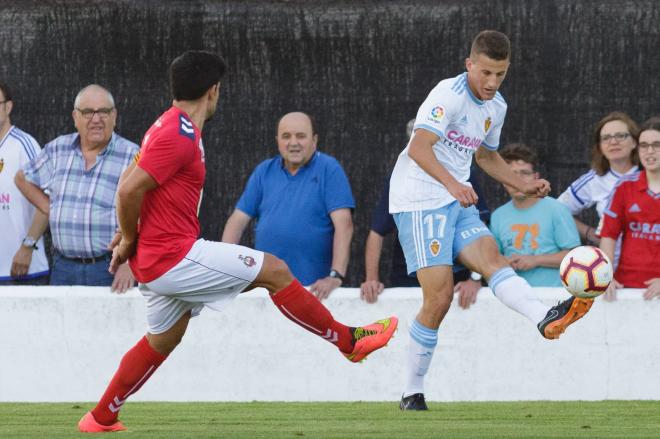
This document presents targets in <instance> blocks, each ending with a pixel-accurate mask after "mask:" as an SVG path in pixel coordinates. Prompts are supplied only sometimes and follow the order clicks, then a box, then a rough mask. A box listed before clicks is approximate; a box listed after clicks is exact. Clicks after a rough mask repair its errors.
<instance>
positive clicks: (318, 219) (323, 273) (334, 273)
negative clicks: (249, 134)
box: [222, 112, 355, 299]
mask: <svg viewBox="0 0 660 439" xmlns="http://www.w3.org/2000/svg"><path fill="white" fill-rule="evenodd" d="M276 140H277V147H278V150H279V155H277V156H275V157H273V158H270V159H267V160H264V161H263V162H261V163H260V164H259V165H258V166H257V167H256V169H255V170H254V172H253V173H252V175H251V176H250V178H249V180H248V182H247V186H246V187H245V191H244V192H243V195H241V198H240V199H239V200H238V203H237V205H236V209H235V210H234V212H233V213H232V214H231V216H230V217H229V219H228V220H227V224H225V229H224V231H223V233H222V241H223V242H229V243H235V244H237V243H238V242H239V241H240V240H241V236H242V235H243V232H244V231H245V228H246V227H247V225H248V224H249V222H250V220H252V219H253V218H254V219H256V220H257V223H256V227H255V235H256V236H255V245H254V247H255V248H256V249H257V250H261V251H264V252H268V253H272V254H274V255H275V256H277V257H279V258H281V259H283V260H284V261H285V262H286V263H287V265H288V266H289V268H290V269H291V272H292V273H293V274H294V275H295V276H296V277H297V278H298V279H299V280H300V282H301V283H302V284H303V285H309V286H310V288H309V289H310V291H311V292H312V293H314V294H315V295H316V296H317V297H318V298H319V299H324V298H326V297H328V296H329V295H330V293H331V292H332V290H334V289H335V288H337V287H339V286H341V284H342V283H343V282H344V276H345V274H346V269H347V268H348V259H349V255H350V245H351V239H352V237H353V219H352V209H353V208H355V201H354V199H353V194H352V193H351V187H350V184H349V183H348V178H347V177H346V174H345V173H344V170H343V169H342V167H341V165H340V164H339V162H337V160H336V159H334V158H333V157H330V156H329V155H326V154H323V153H321V152H318V151H317V150H316V147H317V143H318V135H317V133H316V129H315V127H314V121H313V119H312V118H311V116H309V115H308V114H305V113H301V112H295V113H288V114H286V115H284V116H283V117H282V118H281V119H280V120H279V122H278V124H277V136H276Z"/></svg>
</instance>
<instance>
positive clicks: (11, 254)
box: [0, 83, 48, 285]
mask: <svg viewBox="0 0 660 439" xmlns="http://www.w3.org/2000/svg"><path fill="white" fill-rule="evenodd" d="M13 106H14V102H13V100H12V96H11V92H10V91H9V87H7V85H6V84H4V83H0V229H1V230H2V233H3V235H4V236H3V238H2V247H0V248H2V251H0V285H45V284H47V283H48V259H47V258H46V252H45V251H44V243H43V239H41V240H37V239H35V238H34V236H41V235H42V234H43V233H44V231H45V230H46V228H47V227H48V217H47V216H46V215H44V214H43V213H42V212H41V211H39V210H36V209H35V208H34V206H32V204H30V202H29V201H28V200H26V199H25V197H24V196H23V194H21V193H20V191H19V190H18V188H17V187H16V185H15V184H14V175H15V174H16V171H18V170H19V169H20V168H21V167H22V166H23V165H24V164H25V163H27V162H28V161H29V160H31V159H32V158H34V157H35V156H36V155H37V154H38V153H39V151H40V150H41V148H40V147H39V144H38V143H37V141H36V140H34V138H33V137H32V136H31V135H29V134H28V133H26V132H24V131H21V130H20V129H18V128H17V127H15V126H13V125H12V124H11V120H10V117H9V115H10V114H11V110H12V108H13Z"/></svg>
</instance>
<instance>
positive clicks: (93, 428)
mask: <svg viewBox="0 0 660 439" xmlns="http://www.w3.org/2000/svg"><path fill="white" fill-rule="evenodd" d="M78 430H80V431H81V432H82V433H110V432H112V431H124V430H126V427H124V424H122V423H121V422H119V421H117V422H115V423H114V424H112V425H103V424H99V423H98V422H96V419H94V415H92V412H87V413H85V416H83V417H82V418H81V419H80V421H78Z"/></svg>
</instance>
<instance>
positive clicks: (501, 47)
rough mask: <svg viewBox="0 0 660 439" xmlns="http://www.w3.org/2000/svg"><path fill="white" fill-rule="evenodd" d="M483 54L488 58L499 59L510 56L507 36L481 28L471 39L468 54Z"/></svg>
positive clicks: (509, 44) (509, 43)
mask: <svg viewBox="0 0 660 439" xmlns="http://www.w3.org/2000/svg"><path fill="white" fill-rule="evenodd" d="M482 53H483V54H484V55H486V56H487V57H488V58H490V59H494V60H495V61H501V60H505V59H509V57H510V56H511V42H510V41H509V37H507V36H506V35H504V34H503V33H502V32H498V31H496V30H483V31H481V32H479V34H477V36H476V37H474V40H472V48H471V49H470V56H477V55H479V54H482Z"/></svg>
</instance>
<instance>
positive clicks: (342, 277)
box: [328, 268, 346, 284]
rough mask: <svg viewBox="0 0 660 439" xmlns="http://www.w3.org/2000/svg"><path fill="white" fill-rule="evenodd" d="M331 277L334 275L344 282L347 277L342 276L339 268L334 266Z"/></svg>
mask: <svg viewBox="0 0 660 439" xmlns="http://www.w3.org/2000/svg"><path fill="white" fill-rule="evenodd" d="M328 276H330V277H334V278H335V279H339V280H340V281H341V283H342V284H343V283H344V281H345V280H346V279H344V276H342V275H341V274H340V273H339V272H338V271H337V270H335V269H334V268H333V269H332V270H330V274H329V275H328Z"/></svg>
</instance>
